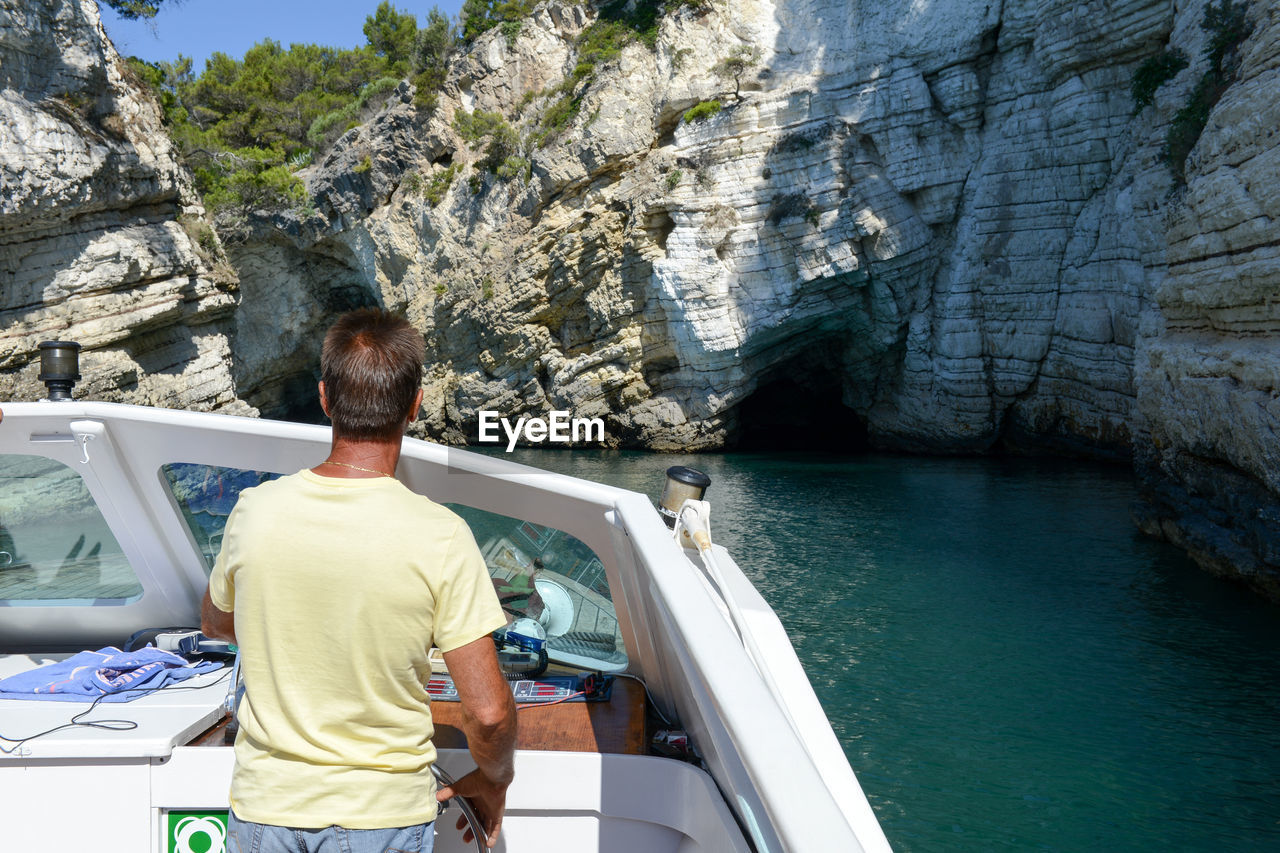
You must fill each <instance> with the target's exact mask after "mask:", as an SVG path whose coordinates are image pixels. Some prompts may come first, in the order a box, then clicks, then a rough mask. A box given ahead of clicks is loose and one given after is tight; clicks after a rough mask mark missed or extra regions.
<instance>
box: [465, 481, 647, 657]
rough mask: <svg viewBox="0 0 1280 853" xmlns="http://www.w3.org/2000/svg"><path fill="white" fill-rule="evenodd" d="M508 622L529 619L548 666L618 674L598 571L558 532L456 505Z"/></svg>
mask: <svg viewBox="0 0 1280 853" xmlns="http://www.w3.org/2000/svg"><path fill="white" fill-rule="evenodd" d="M446 506H448V507H449V508H450V509H451V510H453V511H454V512H456V513H457V514H458V515H460V516H462V517H463V518H464V519H466V522H467V524H468V525H470V526H471V532H472V533H474V534H475V537H476V542H477V543H479V545H480V553H481V554H483V555H484V561H485V564H486V565H487V566H488V567H489V574H490V575H491V576H492V577H493V585H494V588H495V589H496V590H497V592H498V600H499V601H501V602H502V608H503V610H505V611H506V612H507V615H508V616H511V617H513V618H516V619H518V618H521V617H528V618H531V619H533V620H535V621H537V622H538V623H540V624H541V625H542V627H543V629H544V630H545V631H546V634H547V651H548V653H549V655H550V657H551V660H553V661H556V662H558V663H563V664H567V665H569V666H575V667H581V668H584V669H607V670H612V671H618V670H621V669H624V668H625V667H626V665H627V653H626V650H625V648H624V647H623V644H622V633H621V631H620V630H619V628H618V615H617V612H616V611H615V610H614V607H613V598H612V596H611V595H610V593H609V579H608V577H607V576H606V575H605V570H604V564H603V563H602V562H601V560H600V558H599V557H598V556H597V555H596V553H595V552H594V551H592V550H591V549H590V548H589V547H587V545H585V544H584V543H583V542H581V541H580V540H578V539H576V538H574V537H573V536H570V535H569V534H568V533H565V532H564V531H563V530H558V529H556V528H554V527H547V526H545V525H541V524H534V523H533V522H531V521H525V520H524V519H520V518H512V517H511V516H507V515H498V514H497V513H494V512H486V511H484V510H481V509H475V508H473V507H468V506H462V505H460V504H446Z"/></svg>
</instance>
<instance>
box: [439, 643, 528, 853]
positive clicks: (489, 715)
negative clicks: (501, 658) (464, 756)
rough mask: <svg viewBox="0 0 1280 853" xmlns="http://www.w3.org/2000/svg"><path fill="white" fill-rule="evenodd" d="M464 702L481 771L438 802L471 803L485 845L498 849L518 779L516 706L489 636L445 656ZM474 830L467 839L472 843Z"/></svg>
mask: <svg viewBox="0 0 1280 853" xmlns="http://www.w3.org/2000/svg"><path fill="white" fill-rule="evenodd" d="M444 662H445V664H446V665H447V666H448V667H449V675H451V676H453V684H454V686H455V687H456V688H457V689H458V699H459V700H461V702H462V729H463V731H464V732H465V733H466V735H467V747H468V748H469V749H470V751H471V757H472V758H473V759H474V760H475V762H476V768H477V769H476V770H474V771H473V772H471V773H468V774H467V775H466V776H463V777H462V778H461V779H459V780H458V781H457V782H455V783H454V784H453V785H451V786H448V787H445V788H441V789H440V791H439V793H438V794H437V798H438V799H441V800H447V799H449V798H450V797H452V796H455V795H457V796H462V797H466V798H467V799H468V800H470V801H471V803H472V805H473V806H475V807H476V811H477V812H478V813H479V815H480V819H481V820H482V821H483V822H484V829H485V835H486V836H488V837H487V838H486V839H485V844H486V846H488V847H493V846H494V845H495V844H497V843H498V831H499V830H500V829H501V828H502V816H503V813H504V812H505V811H506V808H507V786H508V785H510V784H511V779H512V778H513V777H514V776H515V765H514V762H513V759H514V757H515V746H516V703H515V699H513V698H512V696H511V687H510V686H509V685H508V684H507V680H506V679H505V678H503V677H502V670H501V669H499V667H498V654H497V652H496V651H494V647H493V640H492V639H491V638H490V637H488V636H484V637H481V638H480V639H478V640H474V641H472V642H470V643H467V644H466V645H465V646H460V647H459V648H456V649H454V650H453V651H449V652H445V653H444ZM470 834H471V833H470V830H468V831H467V833H466V835H465V836H464V838H465V839H466V840H468V841H469V840H470Z"/></svg>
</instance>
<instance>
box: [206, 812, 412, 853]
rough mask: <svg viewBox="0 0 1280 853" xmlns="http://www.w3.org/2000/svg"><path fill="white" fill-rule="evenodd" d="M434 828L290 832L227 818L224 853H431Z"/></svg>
mask: <svg viewBox="0 0 1280 853" xmlns="http://www.w3.org/2000/svg"><path fill="white" fill-rule="evenodd" d="M434 844H435V826H434V825H433V824H430V823H420V824H417V825H416V826H400V827H394V828H391V829H344V828H343V827H341V826H327V827H325V828H324V829H291V828H289V827H286V826H272V825H270V824H265V823H250V822H249V821H247V820H240V819H239V818H237V817H236V813H235V812H230V813H229V814H228V815H227V853H431V848H432V846H434Z"/></svg>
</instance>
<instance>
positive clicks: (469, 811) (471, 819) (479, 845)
mask: <svg viewBox="0 0 1280 853" xmlns="http://www.w3.org/2000/svg"><path fill="white" fill-rule="evenodd" d="M431 772H432V773H433V774H435V777H436V780H437V781H438V782H440V783H441V784H443V785H450V786H451V785H453V783H454V781H455V780H454V778H453V777H452V776H450V775H449V774H448V773H446V772H444V770H442V769H440V764H439V763H438V762H435V763H432V765H431ZM454 800H457V802H458V808H460V809H462V815H463V817H465V818H466V819H467V824H468V826H470V827H471V834H472V835H473V836H475V841H476V853H489V848H487V847H485V846H484V841H485V837H486V836H485V834H484V824H482V823H481V822H480V816H479V815H477V814H476V810H475V809H473V808H471V803H469V802H467V798H466V797H463V796H456V797H452V798H451V799H448V800H445V801H444V802H443V803H441V804H440V808H439V811H438V812H437V813H436V817H437V818H438V817H439V816H440V815H441V814H443V813H444V811H445V809H446V808H447V807H448V805H449V803H452V802H453V801H454Z"/></svg>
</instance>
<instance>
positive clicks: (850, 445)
mask: <svg viewBox="0 0 1280 853" xmlns="http://www.w3.org/2000/svg"><path fill="white" fill-rule="evenodd" d="M788 373H790V374H794V373H805V375H804V377H803V378H802V379H801V378H797V376H795V375H781V376H777V377H776V378H773V379H771V380H769V381H767V382H762V383H761V384H760V385H759V386H757V388H756V390H755V392H754V393H753V394H752V395H751V396H750V397H748V398H747V399H746V400H744V401H743V402H742V403H740V404H739V406H738V423H737V433H736V436H735V440H734V442H733V445H734V447H735V448H736V449H738V450H822V451H828V452H830V451H836V452H843V453H859V452H863V451H866V450H867V449H869V447H870V444H869V442H868V440H867V423H866V420H865V419H863V418H862V417H860V416H859V415H858V414H857V413H856V412H855V411H854V410H853V409H850V408H849V407H848V406H846V405H845V404H844V401H843V397H842V388H841V381H840V377H839V376H838V375H837V374H835V373H834V372H822V373H817V374H814V373H811V372H804V371H789V372H788Z"/></svg>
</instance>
